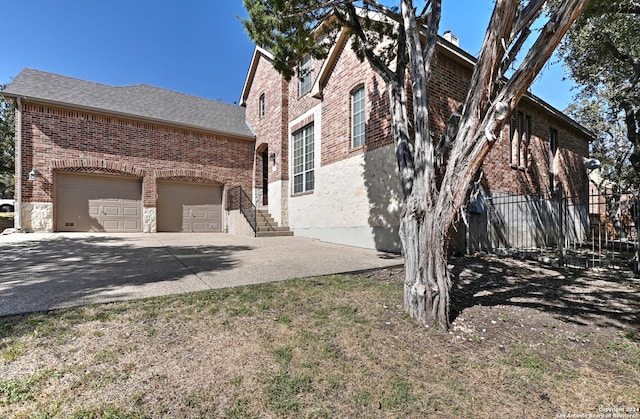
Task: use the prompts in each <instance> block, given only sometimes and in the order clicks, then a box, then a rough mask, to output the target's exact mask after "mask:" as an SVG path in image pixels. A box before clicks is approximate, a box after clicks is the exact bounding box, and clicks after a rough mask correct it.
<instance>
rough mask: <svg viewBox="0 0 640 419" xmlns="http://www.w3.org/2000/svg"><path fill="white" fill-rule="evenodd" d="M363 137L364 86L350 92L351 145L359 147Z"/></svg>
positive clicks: (362, 142)
mask: <svg viewBox="0 0 640 419" xmlns="http://www.w3.org/2000/svg"><path fill="white" fill-rule="evenodd" d="M364 139H365V101H364V86H360V87H358V88H357V89H356V90H354V91H353V92H352V93H351V146H352V147H359V146H361V145H363V144H364Z"/></svg>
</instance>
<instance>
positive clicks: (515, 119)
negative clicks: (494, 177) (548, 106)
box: [509, 111, 531, 169]
mask: <svg viewBox="0 0 640 419" xmlns="http://www.w3.org/2000/svg"><path fill="white" fill-rule="evenodd" d="M509 138H510V148H511V167H514V168H523V169H524V168H526V167H527V164H528V161H529V142H530V141H531V115H527V114H525V113H524V112H522V111H516V112H514V113H513V115H512V116H511V122H510V137H509Z"/></svg>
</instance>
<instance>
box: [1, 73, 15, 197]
mask: <svg viewBox="0 0 640 419" xmlns="http://www.w3.org/2000/svg"><path fill="white" fill-rule="evenodd" d="M4 87H5V85H0V90H2V89H4ZM14 120H15V105H14V103H13V102H10V101H6V100H5V99H4V97H3V96H2V95H0V195H1V196H3V197H11V196H13V175H14V172H15V159H14V156H15V147H14Z"/></svg>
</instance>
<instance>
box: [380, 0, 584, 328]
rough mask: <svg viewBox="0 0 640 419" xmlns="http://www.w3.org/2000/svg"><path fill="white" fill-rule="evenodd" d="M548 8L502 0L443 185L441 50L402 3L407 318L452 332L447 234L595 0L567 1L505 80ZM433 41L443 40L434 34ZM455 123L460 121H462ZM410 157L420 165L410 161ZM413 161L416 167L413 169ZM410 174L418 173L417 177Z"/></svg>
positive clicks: (394, 99)
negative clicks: (434, 103) (436, 67)
mask: <svg viewBox="0 0 640 419" xmlns="http://www.w3.org/2000/svg"><path fill="white" fill-rule="evenodd" d="M437 3H438V2H435V3H434V4H437ZM544 3H545V2H544V1H542V0H533V1H532V2H531V3H529V7H527V8H525V9H524V10H523V11H522V13H520V14H518V2H514V1H511V0H497V1H496V5H495V9H494V13H493V16H492V18H491V22H490V24H489V28H488V29H487V34H486V37H485V40H484V45H483V49H482V52H481V53H480V56H479V58H478V62H477V64H476V68H475V70H474V75H473V77H472V81H471V89H470V91H469V94H468V96H467V98H466V101H465V104H464V107H463V110H462V116H461V118H460V120H459V124H457V127H456V128H457V129H456V130H451V132H454V133H455V134H454V135H455V138H452V139H450V140H451V141H450V142H451V143H452V148H451V153H450V155H449V158H448V161H447V164H446V170H445V173H444V176H443V179H442V183H441V184H440V185H437V184H436V179H435V163H436V158H438V159H439V158H440V157H441V156H436V153H437V152H438V151H437V150H434V146H433V144H432V143H431V139H430V135H429V128H428V123H427V122H428V120H429V113H428V98H429V92H428V87H427V80H428V75H429V68H430V63H431V57H432V53H433V44H431V45H430V43H429V41H428V40H429V39H430V37H429V36H428V37H427V42H426V43H425V48H424V52H423V49H422V44H421V42H420V41H419V40H418V38H417V36H416V35H417V31H416V30H415V15H414V10H413V9H412V8H411V7H410V6H411V2H410V1H407V0H405V1H403V2H402V8H401V9H402V16H403V19H404V27H405V30H406V34H407V37H406V45H407V54H408V57H409V62H408V67H409V69H410V73H411V80H412V91H413V113H414V118H413V121H412V124H411V125H412V126H413V134H414V135H413V140H414V143H413V149H411V147H408V148H406V150H405V149H404V148H403V147H402V141H401V140H402V138H408V131H407V127H408V125H409V124H408V122H407V120H406V112H396V110H398V109H401V110H403V111H406V105H405V104H406V102H405V101H404V98H403V97H402V96H401V95H399V94H395V95H394V93H393V92H392V93H391V106H392V112H393V118H394V120H393V122H394V126H400V127H401V129H400V130H398V131H396V132H394V137H395V138H396V154H397V157H398V167H399V170H400V175H401V180H402V185H403V191H404V198H405V200H404V207H403V210H402V219H401V223H400V239H401V242H402V247H403V251H404V257H405V283H404V304H405V309H406V310H407V312H408V313H409V314H410V315H411V316H412V317H414V318H417V319H419V320H420V321H421V322H422V323H424V324H425V325H432V324H438V325H439V326H441V327H442V328H444V329H448V328H449V326H450V319H449V308H450V292H451V278H450V273H449V270H448V265H447V262H448V237H447V235H448V233H449V232H450V231H451V228H452V226H453V224H454V223H455V221H456V218H457V216H458V213H459V211H460V208H462V207H463V205H464V202H465V199H466V197H467V195H468V192H469V188H470V185H471V184H472V181H473V179H474V177H475V176H476V173H477V172H478V170H479V169H480V167H481V165H482V162H483V160H484V158H485V157H486V156H487V154H488V153H489V151H490V150H491V148H492V147H493V145H494V143H495V142H496V140H497V138H499V136H500V131H501V130H502V128H503V126H504V123H505V121H507V120H508V117H509V115H510V114H511V112H513V110H514V109H515V107H516V106H517V104H518V102H519V101H520V99H521V97H522V96H523V95H524V94H525V92H526V89H527V88H528V86H529V85H530V84H531V83H532V81H533V79H534V78H535V76H536V75H537V74H538V73H539V71H540V70H541V68H542V66H543V65H544V63H546V61H547V60H548V58H549V57H550V56H551V54H552V52H553V50H554V49H555V47H556V46H557V44H558V43H559V42H560V39H561V38H562V35H563V34H564V33H565V32H566V30H567V29H568V28H569V26H570V25H571V23H572V22H573V21H574V20H575V18H576V17H577V15H578V14H579V13H580V11H581V10H582V9H583V8H584V7H585V6H586V3H587V0H565V2H564V3H563V5H562V7H561V8H560V9H559V13H557V14H555V15H554V16H553V17H552V19H551V20H550V22H549V23H548V24H547V25H546V26H545V27H544V29H543V30H542V31H541V33H540V35H539V37H538V39H537V41H536V42H535V43H534V45H533V47H532V49H531V50H530V51H529V53H528V54H527V55H526V57H525V58H524V60H523V63H522V64H521V66H520V68H518V70H517V71H516V72H515V73H514V75H513V76H512V77H511V79H510V80H509V81H508V82H506V83H503V82H501V76H502V72H503V71H504V69H505V68H506V66H507V65H510V64H511V62H512V60H513V57H512V56H511V55H514V54H515V51H512V52H514V54H511V55H509V54H508V52H509V51H507V50H506V45H509V44H511V42H512V41H514V40H515V38H516V37H518V38H519V39H518V40H517V41H516V42H515V44H514V47H513V48H515V50H519V49H520V48H521V46H522V44H523V42H524V41H523V39H522V37H521V36H520V35H519V33H520V31H521V30H522V29H523V28H526V27H527V26H529V25H530V24H531V21H532V20H533V19H534V18H535V17H536V16H538V15H539V13H540V10H541V8H542V5H543V4H544ZM433 12H434V13H435V15H432V17H435V18H436V19H437V20H439V9H434V11H433ZM430 29H432V30H434V29H435V30H437V24H436V25H435V26H434V25H433V22H432V24H431V25H430ZM430 36H431V37H433V36H435V35H434V34H433V33H432V34H430ZM431 39H432V38H431ZM514 56H515V55H514ZM391 90H392V91H393V90H394V89H391ZM455 121H456V122H458V120H457V119H455ZM398 134H400V136H398ZM398 139H400V141H398ZM405 151H407V152H405ZM409 153H410V154H411V155H412V156H413V159H410V158H408V157H407V155H408V154H409ZM407 161H410V162H411V161H412V162H413V165H411V164H410V163H409V164H408V163H407ZM407 168H410V169H411V170H407ZM409 174H413V178H412V179H410V178H409V176H408V175H409Z"/></svg>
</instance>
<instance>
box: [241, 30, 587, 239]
mask: <svg viewBox="0 0 640 419" xmlns="http://www.w3.org/2000/svg"><path fill="white" fill-rule="evenodd" d="M349 42H350V41H349V38H348V36H347V35H346V33H345V34H343V35H342V36H340V37H339V38H338V40H337V42H336V44H335V45H334V47H333V48H332V50H331V52H330V54H329V56H328V57H327V58H326V59H325V60H323V61H315V62H313V63H312V64H311V66H310V68H312V72H311V76H310V77H311V86H312V87H311V88H309V89H308V90H307V91H304V92H301V90H300V89H301V84H302V83H304V82H306V81H305V80H303V79H298V78H296V77H294V78H293V79H292V80H291V81H289V82H286V81H285V80H284V79H283V78H282V77H281V76H280V75H278V74H277V73H276V72H275V70H274V69H273V67H272V65H271V62H272V56H271V54H270V53H269V52H268V51H266V50H264V49H262V48H256V50H255V52H254V55H253V58H252V61H251V65H250V69H249V72H248V75H247V79H246V82H245V85H244V88H243V92H242V97H241V105H243V106H245V107H246V109H247V111H246V117H247V121H248V124H249V125H250V126H251V127H252V128H253V129H254V131H255V133H256V145H257V147H261V149H262V150H268V153H266V154H265V155H264V156H265V157H266V156H268V157H269V159H270V160H269V162H268V164H266V165H262V164H261V163H260V164H256V165H255V167H256V170H255V173H254V192H255V191H258V192H257V193H256V194H255V195H256V196H259V197H260V199H259V201H260V202H258V204H260V203H265V204H266V205H268V208H269V211H270V212H271V213H272V215H273V216H274V218H275V219H276V220H277V221H278V222H279V223H281V224H283V225H287V226H289V228H291V229H292V230H293V231H294V233H295V234H296V235H301V236H308V237H313V238H318V239H321V240H326V241H330V242H336V243H342V244H346V245H354V246H361V247H368V248H376V249H379V250H390V251H397V250H399V248H400V243H399V238H398V227H399V210H400V205H401V201H402V197H401V191H400V188H399V185H398V176H397V174H396V162H395V153H394V145H393V139H392V137H391V129H390V128H391V127H390V116H389V111H388V109H389V106H388V96H387V91H386V86H385V85H384V82H383V81H382V80H381V78H380V77H379V76H378V75H377V74H376V73H375V72H374V71H373V69H372V68H371V67H370V66H369V65H368V64H367V63H366V62H365V63H362V62H360V61H359V60H358V58H357V57H356V56H355V54H354V52H353V51H352V49H351V47H350V44H349ZM474 63H475V59H474V58H473V57H472V56H470V55H469V54H467V53H465V52H464V51H462V50H461V49H459V48H458V47H457V46H456V45H454V44H452V43H450V42H448V41H446V40H445V39H440V40H439V42H438V46H437V55H436V59H435V64H434V65H432V75H431V78H430V92H431V99H430V107H431V109H430V111H431V112H430V114H431V117H432V119H431V121H430V124H431V128H432V130H433V132H434V133H435V138H436V139H437V138H439V137H440V135H441V134H442V132H443V131H444V129H445V124H446V120H447V119H448V117H449V116H450V115H451V113H452V112H454V111H455V110H456V109H457V108H458V107H459V105H460V104H461V103H462V102H463V100H464V98H465V96H466V94H467V89H468V85H469V83H470V79H471V75H472V71H473V66H474ZM361 88H364V108H365V109H366V112H365V115H366V122H365V124H364V130H365V136H364V138H365V140H364V142H363V143H362V144H354V143H353V141H352V129H354V130H355V129H356V128H352V122H353V121H352V118H356V116H354V115H355V114H354V111H353V108H352V106H353V105H352V102H351V101H352V100H354V99H352V94H354V92H356V91H358V90H359V89H361ZM299 138H304V139H303V140H300V141H303V142H304V144H305V147H306V146H307V145H310V144H312V146H313V153H312V155H310V154H309V152H308V151H309V150H307V149H306V148H305V152H304V153H303V152H300V154H299V155H296V151H295V150H294V145H295V144H296V141H299ZM307 139H310V141H311V142H310V143H309V144H307V142H306V141H307ZM590 139H591V136H590V133H589V132H588V131H587V130H586V129H584V128H583V127H582V126H580V125H579V124H577V123H576V122H574V121H573V120H571V119H570V118H568V117H567V116H566V115H564V114H562V113H561V112H559V111H558V110H556V109H554V108H552V107H551V106H550V105H548V104H546V103H545V102H544V101H542V100H541V99H539V98H537V97H535V96H533V95H527V96H525V97H524V98H523V100H522V101H521V102H520V104H519V106H518V109H517V111H516V112H514V116H513V118H512V121H511V123H508V124H506V126H505V128H504V130H503V132H502V135H501V138H500V140H499V141H498V143H497V144H496V145H495V146H494V148H493V149H492V151H491V152H490V154H489V156H488V157H487V159H486V160H485V164H484V166H483V169H482V171H483V176H482V177H481V182H480V183H479V186H481V189H482V190H481V194H482V195H483V196H487V197H490V196H496V195H519V196H534V195H535V196H539V197H545V199H548V200H553V199H554V198H553V197H554V196H555V194H556V192H557V190H558V189H559V188H562V190H563V191H564V193H565V194H568V195H569V196H571V197H573V198H571V199H577V197H579V196H582V195H585V196H586V194H587V190H588V182H587V177H586V172H585V169H584V164H583V162H584V159H585V158H586V157H587V156H588V143H589V141H590ZM299 159H302V160H304V165H305V169H300V170H301V171H303V172H304V171H305V170H307V169H306V167H307V164H308V163H309V162H311V163H312V166H313V168H312V174H311V177H312V178H313V180H312V183H313V185H312V186H311V187H310V188H309V190H306V185H305V186H302V187H301V186H300V184H299V182H297V181H296V180H295V177H296V173H295V170H296V169H295V167H296V166H297V167H301V166H300V161H299ZM307 159H308V160H307ZM303 175H304V176H303V177H304V179H305V180H304V181H305V182H306V181H307V173H306V172H305V173H303ZM262 179H267V180H268V181H265V182H263V180H262ZM264 183H266V184H267V185H268V186H267V187H266V189H267V194H268V198H267V199H263V198H262V195H263V194H264V191H263V189H264V188H263V184H264ZM296 188H298V189H300V188H302V189H304V190H301V191H300V190H296ZM462 230H464V228H463V229H462ZM485 233H486V232H485ZM461 234H462V235H463V236H464V233H461ZM459 235H460V234H459ZM459 239H460V240H462V241H464V237H462V238H460V237H459ZM458 246H459V247H461V246H463V245H462V244H459V245H458Z"/></svg>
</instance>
